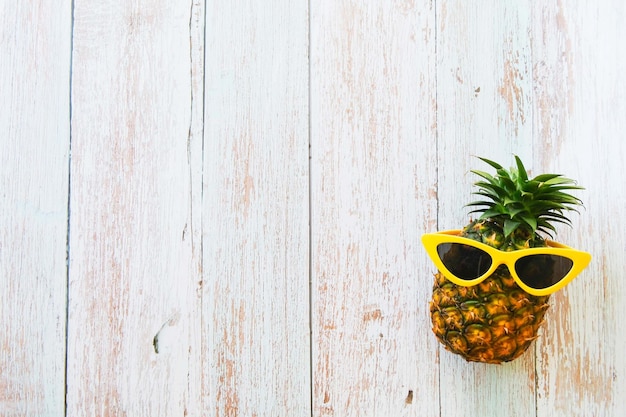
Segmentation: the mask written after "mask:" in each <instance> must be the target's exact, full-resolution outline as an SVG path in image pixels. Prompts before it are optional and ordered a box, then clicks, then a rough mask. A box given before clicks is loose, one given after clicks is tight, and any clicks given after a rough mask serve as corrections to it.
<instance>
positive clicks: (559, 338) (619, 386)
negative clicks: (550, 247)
mask: <svg viewBox="0 0 626 417" xmlns="http://www.w3.org/2000/svg"><path fill="white" fill-rule="evenodd" d="M533 16H534V21H536V22H537V26H536V27H535V28H534V32H533V39H534V41H533V55H534V57H533V61H534V63H535V64H534V65H535V71H534V82H535V90H536V91H537V99H536V100H535V106H536V111H535V112H536V114H537V115H538V117H537V118H536V123H535V124H536V126H535V136H536V140H537V141H538V144H537V146H536V148H537V151H536V161H537V163H538V164H540V165H541V166H544V167H546V168H548V169H549V170H550V171H551V172H552V171H556V172H561V173H563V174H564V175H567V176H568V177H570V178H575V179H577V180H578V181H579V183H580V184H581V185H582V186H584V187H586V188H587V190H586V191H584V192H579V193H578V195H579V196H580V197H581V198H582V199H583V201H584V203H585V209H584V210H581V212H580V215H575V214H574V215H572V222H573V224H574V227H573V228H572V229H569V228H567V227H562V228H560V230H559V235H558V240H560V241H562V242H564V243H566V244H568V245H571V246H573V247H576V248H578V249H581V250H586V251H589V252H591V254H592V256H593V259H592V261H591V264H590V265H589V267H588V269H587V270H585V271H584V272H583V273H582V274H581V275H580V276H579V277H578V278H577V279H576V280H575V281H573V282H572V283H571V284H570V285H569V286H568V287H567V288H565V289H564V290H562V291H561V292H559V293H557V294H555V295H554V296H553V297H552V304H553V306H552V308H551V310H550V311H549V313H548V314H547V315H546V316H547V317H546V325H545V328H544V331H543V336H542V338H541V339H540V340H539V341H538V352H539V355H538V366H537V369H538V370H539V372H538V392H537V394H538V395H537V398H538V400H537V406H538V407H537V411H538V412H537V415H538V416H546V417H547V416H550V417H557V416H558V417H561V416H568V417H569V416H617V415H623V413H624V398H626V360H625V356H624V351H625V347H626V339H625V338H624V333H623V331H622V329H621V325H620V316H621V314H623V306H624V304H625V303H626V284H625V283H624V280H623V275H624V274H623V270H624V263H626V256H625V251H624V248H626V240H625V238H624V233H623V232H624V230H625V229H626V220H624V213H623V212H624V207H626V180H624V174H623V171H624V160H626V144H625V142H624V131H626V118H625V115H626V81H625V80H624V77H623V74H624V73H626V55H625V54H624V52H623V51H624V47H623V39H625V38H626V28H624V25H623V22H624V20H625V19H626V7H625V4H624V3H623V2H621V1H617V0H616V1H606V2H596V3H586V2H573V3H570V2H568V3H567V4H562V3H561V2H557V3H555V4H550V5H549V4H542V5H540V4H538V3H536V4H535V7H534V10H533Z"/></svg>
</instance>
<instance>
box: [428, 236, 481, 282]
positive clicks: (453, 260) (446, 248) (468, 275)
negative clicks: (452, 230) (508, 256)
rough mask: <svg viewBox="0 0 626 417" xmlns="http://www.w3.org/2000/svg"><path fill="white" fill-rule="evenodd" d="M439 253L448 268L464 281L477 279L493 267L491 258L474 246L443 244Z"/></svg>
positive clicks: (438, 250) (439, 248)
mask: <svg viewBox="0 0 626 417" xmlns="http://www.w3.org/2000/svg"><path fill="white" fill-rule="evenodd" d="M437 253H438V254H439V258H440V259H441V261H442V262H443V264H444V265H445V266H446V268H448V270H449V271H450V272H452V273H453V274H454V275H455V276H456V277H458V278H460V279H463V280H468V281H469V280H472V279H476V278H478V277H479V276H481V275H483V274H484V273H485V272H487V271H488V270H489V267H491V262H492V260H491V256H489V254H488V253H487V252H484V251H482V250H480V249H478V248H475V247H473V246H468V245H463V244H460V243H442V244H440V245H438V246H437Z"/></svg>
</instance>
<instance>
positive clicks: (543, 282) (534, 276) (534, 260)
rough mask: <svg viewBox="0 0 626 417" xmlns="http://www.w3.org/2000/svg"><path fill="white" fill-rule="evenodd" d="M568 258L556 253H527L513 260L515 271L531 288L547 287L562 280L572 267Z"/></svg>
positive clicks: (572, 263)
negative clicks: (515, 260)
mask: <svg viewBox="0 0 626 417" xmlns="http://www.w3.org/2000/svg"><path fill="white" fill-rule="evenodd" d="M572 265H574V262H572V260H571V259H569V258H564V257H563V256H558V255H528V256H524V257H523V258H520V259H518V260H517V262H515V271H516V272H517V275H518V276H519V277H520V279H521V280H522V281H523V282H524V284H526V285H528V286H529V287H531V288H535V289H542V288H548V287H551V286H553V285H554V284H556V283H557V282H559V281H560V280H562V279H563V278H564V277H565V275H567V273H568V272H569V271H570V270H571V269H572Z"/></svg>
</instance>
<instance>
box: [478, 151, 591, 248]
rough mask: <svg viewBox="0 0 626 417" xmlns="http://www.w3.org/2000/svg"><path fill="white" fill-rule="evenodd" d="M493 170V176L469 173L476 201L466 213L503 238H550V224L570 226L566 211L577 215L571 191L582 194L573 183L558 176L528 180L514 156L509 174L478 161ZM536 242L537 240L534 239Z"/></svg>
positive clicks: (552, 229) (579, 203)
mask: <svg viewBox="0 0 626 417" xmlns="http://www.w3.org/2000/svg"><path fill="white" fill-rule="evenodd" d="M478 159H480V160H481V161H483V162H484V163H486V164H487V165H489V166H490V167H491V168H493V169H494V170H495V171H496V173H495V175H493V174H490V173H488V172H485V171H481V170H471V172H472V173H473V174H475V175H477V176H478V177H480V180H478V181H477V182H475V183H474V185H475V186H476V187H477V191H475V192H474V193H473V194H474V195H475V196H478V197H480V199H478V200H475V201H472V202H471V203H469V204H468V205H467V206H468V207H472V211H470V213H480V214H481V215H480V217H479V219H480V220H488V221H490V222H492V223H494V224H496V225H499V226H498V227H499V228H500V230H502V232H503V233H504V236H505V237H507V238H508V237H511V236H513V235H514V234H519V235H520V236H527V235H529V236H534V235H535V234H536V232H542V233H545V234H548V235H549V236H552V234H553V233H556V228H555V227H554V224H556V223H559V224H567V225H571V222H570V220H569V219H568V218H567V217H566V216H565V214H564V213H565V212H567V211H577V210H576V208H577V207H578V206H582V201H581V200H580V198H578V197H575V196H573V195H571V194H570V192H571V191H577V190H584V188H583V187H581V186H579V185H578V184H576V182H575V181H573V180H571V179H569V178H566V177H564V176H563V175H560V174H549V173H548V174H540V175H537V176H535V177H534V178H529V176H528V171H527V170H526V167H525V166H524V164H523V162H522V160H521V159H520V158H519V157H518V156H517V155H515V166H514V167H513V168H511V169H509V170H507V169H504V168H503V167H502V166H501V165H500V164H498V163H497V162H494V161H492V160H489V159H487V158H483V157H478ZM538 238H540V237H538Z"/></svg>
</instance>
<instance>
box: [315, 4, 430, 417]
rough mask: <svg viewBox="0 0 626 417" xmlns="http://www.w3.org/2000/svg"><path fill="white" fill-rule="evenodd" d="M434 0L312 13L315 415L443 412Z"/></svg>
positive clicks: (321, 7) (323, 7)
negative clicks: (434, 244) (434, 326)
mask: <svg viewBox="0 0 626 417" xmlns="http://www.w3.org/2000/svg"><path fill="white" fill-rule="evenodd" d="M434 36H435V19H434V9H433V5H432V4H431V2H429V1H420V2H416V3H414V4H409V3H406V4H405V3H395V4H394V3H385V4H384V5H380V6H379V5H366V4H362V2H358V1H354V2H353V1H342V2H334V1H326V2H316V3H313V4H312V10H311V103H312V106H311V154H312V160H311V213H312V216H311V224H312V230H311V232H312V241H311V245H312V251H311V254H312V256H311V262H312V304H311V309H312V311H311V316H312V329H313V345H312V346H313V415H315V416H361V417H362V416H416V415H419V416H436V415H439V400H438V395H439V392H438V389H434V388H435V387H437V386H438V375H437V346H436V342H435V340H434V339H433V338H432V337H431V334H430V324H429V323H428V322H427V321H426V317H427V316H428V315H427V311H428V300H429V297H430V285H431V275H430V274H429V273H428V272H424V270H425V268H424V267H425V266H426V265H427V263H426V259H425V258H424V256H423V251H422V250H421V247H420V243H419V236H420V234H421V233H424V232H425V231H426V230H428V229H430V228H432V227H434V221H435V217H436V195H435V193H434V184H435V182H436V177H435V173H436V171H435V170H434V169H432V170H430V169H428V170H425V169H423V167H427V166H430V167H433V168H434V167H435V166H436V153H435V151H436V147H435V146H434V145H435V139H436V131H435V129H434V127H435V110H436V108H435V65H434V64H435V63H434V61H433V60H430V59H429V57H432V56H434V48H435V44H434Z"/></svg>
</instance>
